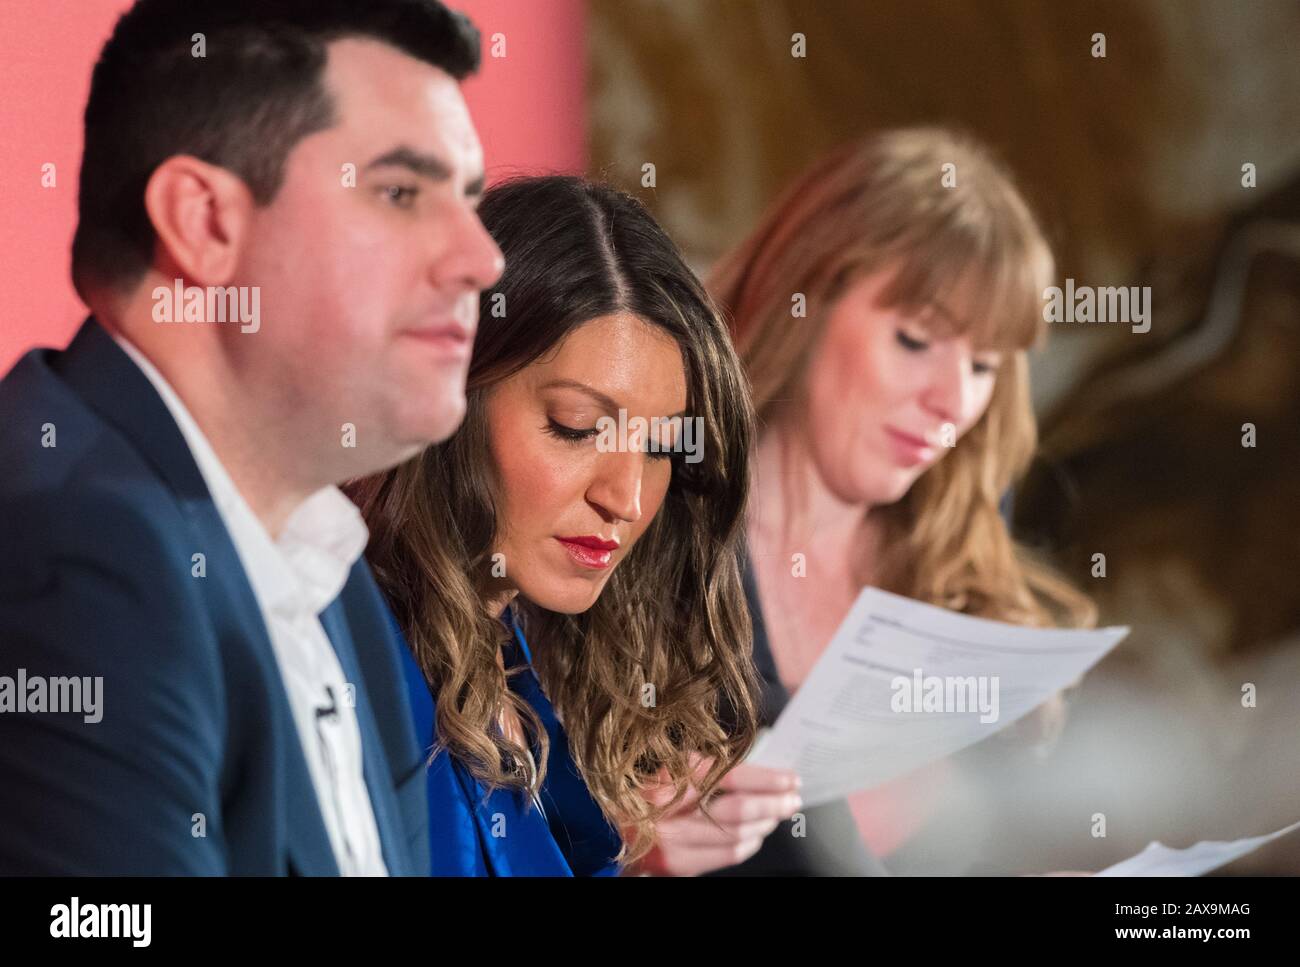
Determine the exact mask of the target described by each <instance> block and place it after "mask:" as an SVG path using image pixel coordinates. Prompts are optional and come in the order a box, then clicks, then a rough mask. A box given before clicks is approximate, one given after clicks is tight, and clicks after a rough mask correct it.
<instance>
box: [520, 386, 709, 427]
mask: <svg viewBox="0 0 1300 967" xmlns="http://www.w3.org/2000/svg"><path fill="white" fill-rule="evenodd" d="M538 389H543V390H547V389H571V390H577V391H578V392H579V393H584V394H586V395H587V396H590V397H591V398H592V399H593V400H594V401H595V402H597V403H599V404H600V405H601V407H603V408H604V409H605V410H607V411H609V412H611V413H617V412H618V411H619V410H620V409H622V407H620V406H619V405H618V403H617V402H615V401H614V400H613V399H612V398H611V397H609V396H606V395H605V394H604V393H602V392H601V391H600V390H598V389H596V388H595V387H594V386H588V385H587V384H586V383H583V382H579V381H578V380H576V379H551V380H547V381H546V382H545V383H543V384H542V385H541V386H539V387H538ZM685 416H686V411H685V410H678V411H677V412H676V413H674V414H673V415H672V416H665V417H660V419H664V420H673V419H676V418H678V417H683V418H684V417H685Z"/></svg>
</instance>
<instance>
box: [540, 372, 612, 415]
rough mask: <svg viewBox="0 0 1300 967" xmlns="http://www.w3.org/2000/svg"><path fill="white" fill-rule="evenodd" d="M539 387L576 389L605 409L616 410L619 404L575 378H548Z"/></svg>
mask: <svg viewBox="0 0 1300 967" xmlns="http://www.w3.org/2000/svg"><path fill="white" fill-rule="evenodd" d="M539 389H572V390H577V391H578V392H579V393H585V394H586V395H587V396H590V397H591V398H592V399H593V400H595V401H596V402H597V403H599V404H600V405H601V406H603V407H604V408H605V409H607V410H612V411H615V412H617V411H618V409H619V405H618V404H617V403H616V402H614V400H612V399H611V398H610V397H608V396H606V395H605V394H604V393H602V392H601V391H600V390H598V389H596V388H595V387H592V386H588V385H587V384H586V383H582V382H579V381H578V380H576V379H552V380H548V381H547V382H545V383H543V384H542V385H541V386H540V387H539Z"/></svg>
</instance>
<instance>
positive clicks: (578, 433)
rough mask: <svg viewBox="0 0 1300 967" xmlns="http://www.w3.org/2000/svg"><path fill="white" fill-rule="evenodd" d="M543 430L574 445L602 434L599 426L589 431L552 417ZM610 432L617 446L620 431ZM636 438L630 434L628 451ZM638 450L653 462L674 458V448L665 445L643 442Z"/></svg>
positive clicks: (633, 434) (548, 418)
mask: <svg viewBox="0 0 1300 967" xmlns="http://www.w3.org/2000/svg"><path fill="white" fill-rule="evenodd" d="M543 429H544V430H545V431H546V432H547V433H549V434H550V435H551V436H553V437H555V438H556V439H558V440H563V441H565V442H566V443H574V444H577V443H582V442H584V441H586V440H592V439H595V438H596V437H597V436H598V435H599V434H600V432H601V428H600V427H599V426H593V427H591V428H589V429H588V428H583V427H576V426H568V425H566V424H564V423H561V422H559V421H558V420H555V419H552V418H551V417H547V418H546V426H545V427H544V428H543ZM610 431H611V432H612V433H613V435H614V440H615V444H616V446H617V445H618V431H617V429H616V428H613V427H611V428H610ZM636 436H637V434H635V433H629V434H628V449H633V442H634V441H635V438H636ZM638 449H640V450H641V452H642V453H645V454H646V455H647V456H648V457H650V459H652V460H667V459H669V458H670V457H671V456H672V453H671V452H670V451H671V449H672V448H671V447H670V446H666V445H665V444H663V443H660V444H659V446H658V447H651V446H650V445H649V443H648V442H646V441H641V443H640V446H639V447H638Z"/></svg>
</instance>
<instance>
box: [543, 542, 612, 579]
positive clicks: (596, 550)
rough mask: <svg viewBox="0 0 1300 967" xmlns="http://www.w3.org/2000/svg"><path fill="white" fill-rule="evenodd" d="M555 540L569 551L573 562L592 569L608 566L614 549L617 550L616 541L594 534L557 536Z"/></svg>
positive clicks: (598, 569) (596, 569)
mask: <svg viewBox="0 0 1300 967" xmlns="http://www.w3.org/2000/svg"><path fill="white" fill-rule="evenodd" d="M556 540H557V541H559V542H560V544H561V545H563V547H564V549H565V550H566V551H568V552H569V557H571V558H573V560H574V563H576V564H579V565H581V566H582V567H587V568H591V569H592V570H594V571H600V570H604V569H605V568H607V567H609V565H610V560H611V559H612V557H613V556H614V551H616V550H618V541H607V540H605V539H604V538H603V537H597V536H596V535H595V534H587V535H585V536H582V537H557V538H556Z"/></svg>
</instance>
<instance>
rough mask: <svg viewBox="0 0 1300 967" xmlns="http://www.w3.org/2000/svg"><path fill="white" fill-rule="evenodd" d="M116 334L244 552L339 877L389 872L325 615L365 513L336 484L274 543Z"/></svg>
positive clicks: (185, 415) (144, 363) (169, 392)
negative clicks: (162, 407) (167, 413)
mask: <svg viewBox="0 0 1300 967" xmlns="http://www.w3.org/2000/svg"><path fill="white" fill-rule="evenodd" d="M113 338H114V339H115V340H116V341H117V344H118V345H119V346H121V347H122V349H123V351H125V352H126V354H127V355H128V356H130V357H131V359H132V360H133V361H134V362H135V364H136V365H137V366H138V367H140V370H141V372H143V373H144V375H145V376H146V377H148V379H149V382H150V383H152V384H153V386H154V389H156V390H157V391H158V395H159V396H161V397H162V400H163V402H164V403H165V404H166V405H167V409H168V410H169V411H171V415H172V418H173V419H174V420H175V421H176V425H177V427H179V428H180V431H181V435H182V436H184V438H185V442H186V443H187V444H188V445H189V448H190V453H191V455H193V457H194V462H195V463H196V464H198V468H199V473H200V474H202V475H203V480H204V482H205V483H206V484H207V487H208V491H209V493H211V495H212V499H213V501H214V502H215V503H216V505H217V510H218V512H219V513H220V514H221V519H222V521H223V522H224V523H225V525H226V530H227V531H229V533H230V538H231V540H232V541H233V542H234V545H235V550H236V551H238V553H239V559H240V562H241V563H242V564H243V565H244V571H245V573H246V574H247V576H248V581H249V584H250V585H252V588H253V594H254V595H255V596H256V598H257V603H258V606H259V607H260V608H261V611H262V618H263V620H264V621H265V623H266V628H267V631H268V633H269V636H270V639H271V646H272V648H273V650H274V651H275V657H276V661H277V662H278V664H279V666H280V676H281V678H282V679H283V680H284V687H285V691H286V692H287V693H288V696H289V705H290V707H291V709H292V710H293V718H294V722H295V723H296V724H297V726H298V738H299V739H300V740H301V741H302V751H303V754H304V756H305V757H306V759H307V768H308V770H309V772H310V773H311V778H312V783H313V784H314V785H315V787H316V798H317V801H318V802H319V804H320V811H321V815H322V817H323V818H324V820H325V829H326V831H327V832H328V833H329V839H330V844H331V846H332V847H333V849H334V857H335V859H336V860H337V861H338V867H339V870H340V872H342V873H343V875H344V876H386V875H387V873H388V870H387V867H386V866H385V865H384V857H383V850H382V847H381V845H380V841H379V828H378V826H377V825H376V823H375V814H374V809H373V807H372V805H371V802H370V793H369V791H368V790H367V788H366V781H365V776H364V773H363V770H362V749H361V729H360V727H359V726H358V725H357V715H356V708H355V707H354V706H355V702H354V701H352V700H351V699H352V696H354V695H355V692H353V691H352V689H351V688H350V687H349V685H348V683H347V681H346V680H345V679H344V676H343V669H342V666H340V665H339V660H338V656H337V655H336V654H335V653H334V648H333V646H332V645H331V644H330V640H329V636H328V635H326V634H325V629H324V627H322V625H321V622H320V617H319V616H320V613H321V612H322V611H324V610H325V609H326V608H327V607H328V606H329V605H330V603H331V602H332V601H333V600H334V599H335V598H336V597H338V595H339V592H340V591H342V590H343V586H344V584H346V583H347V579H348V574H349V572H350V571H351V570H352V566H353V564H355V563H356V561H357V558H359V557H360V556H361V554H362V552H363V551H364V550H365V547H366V541H367V539H368V538H369V532H368V531H367V529H366V525H365V522H364V521H363V520H362V518H361V514H360V512H359V511H358V510H357V508H356V507H355V505H353V503H352V501H350V500H348V498H347V497H346V496H344V494H343V492H342V491H340V490H339V489H338V488H337V487H324V488H322V489H321V490H318V491H316V492H315V493H314V494H312V495H311V496H310V497H308V498H307V499H306V500H304V501H303V502H302V503H301V504H299V505H298V507H297V508H295V509H294V511H293V513H292V514H290V516H289V519H288V520H287V521H286V522H285V525H284V530H283V532H282V533H281V535H280V537H279V539H278V540H272V539H271V535H270V534H269V533H268V532H267V530H266V528H265V527H263V526H262V523H261V521H260V520H258V518H257V516H256V515H255V514H254V513H253V511H252V509H251V508H250V507H249V506H248V503H247V502H246V501H245V500H244V498H243V496H242V495H241V494H240V493H239V490H238V489H237V488H236V487H235V484H234V481H233V480H231V479H230V474H229V473H228V472H227V471H226V468H225V467H224V466H222V463H221V460H220V459H218V457H217V454H216V452H215V451H214V450H213V449H212V444H211V443H209V442H208V439H207V437H206V436H204V434H203V431H202V430H201V429H200V428H199V425H198V424H197V423H196V422H195V421H194V417H193V416H191V415H190V412H189V410H188V409H187V408H186V406H185V404H184V403H183V402H182V401H181V398H180V397H179V396H177V395H176V391H175V390H174V389H172V387H171V385H170V384H169V383H168V382H167V380H166V379H165V378H164V377H163V375H162V374H161V373H160V372H158V370H157V368H156V367H154V365H153V364H152V363H151V362H149V360H148V359H147V358H146V357H145V356H144V354H143V353H141V352H140V350H139V349H137V348H136V347H135V346H133V345H132V344H131V343H130V342H129V341H127V340H126V339H125V338H123V337H122V336H120V335H118V334H117V333H114V334H113ZM200 550H201V548H200ZM331 709H332V711H330V710H331Z"/></svg>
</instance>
